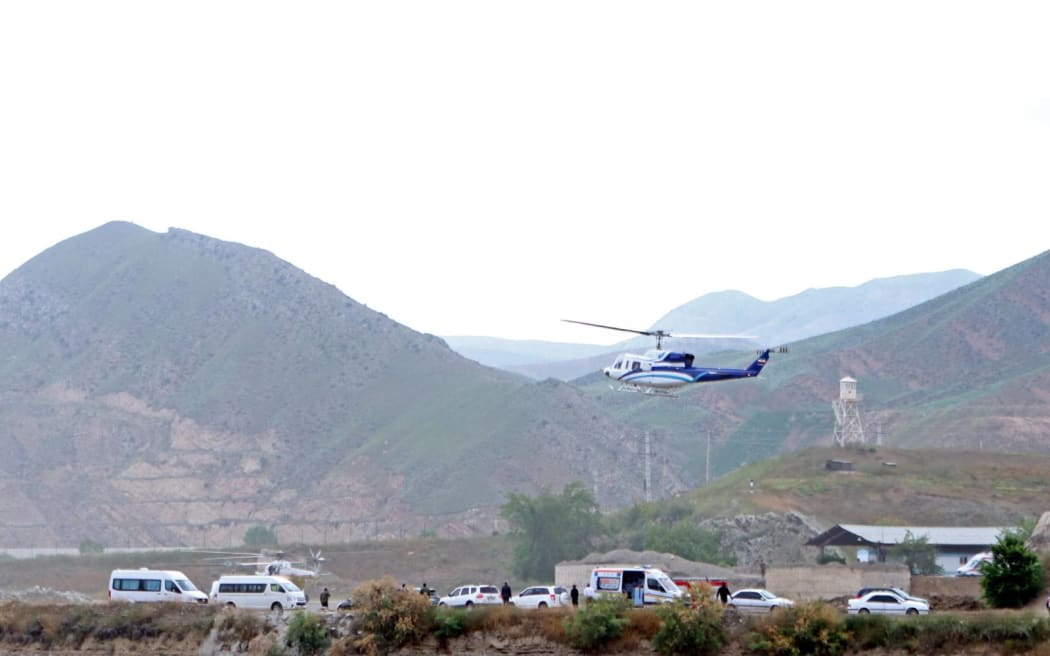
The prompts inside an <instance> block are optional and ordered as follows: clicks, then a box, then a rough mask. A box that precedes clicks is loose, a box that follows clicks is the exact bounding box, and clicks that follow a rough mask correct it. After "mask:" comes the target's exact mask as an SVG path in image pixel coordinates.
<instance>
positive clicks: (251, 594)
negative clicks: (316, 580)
mask: <svg viewBox="0 0 1050 656" xmlns="http://www.w3.org/2000/svg"><path fill="white" fill-rule="evenodd" d="M211 600H212V602H213V603H216V604H224V605H226V606H229V607H231V608H254V609H258V610H267V609H269V610H285V609H296V608H306V594H305V593H303V591H302V590H301V589H300V588H299V586H297V585H296V584H294V583H292V582H291V581H289V580H288V579H286V578H285V577H283V576H269V575H265V574H255V575H246V576H237V575H227V576H220V577H219V580H218V581H215V582H214V583H212V584H211Z"/></svg>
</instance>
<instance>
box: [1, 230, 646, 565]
mask: <svg viewBox="0 0 1050 656" xmlns="http://www.w3.org/2000/svg"><path fill="white" fill-rule="evenodd" d="M0 353H2V354H3V357H2V358H0V447H2V450H3V453H4V454H5V456H6V457H5V458H4V459H3V460H2V462H0V489H2V490H3V491H4V492H5V494H3V495H2V496H0V521H2V522H3V524H4V526H5V528H6V529H7V530H6V532H5V538H4V541H5V543H6V544H5V545H4V546H12V547H13V546H41V545H64V546H68V545H72V546H75V545H77V544H78V543H79V542H80V541H81V540H82V539H85V538H90V539H93V540H96V541H101V542H103V543H106V544H110V545H118V546H146V545H156V544H161V545H169V546H175V545H193V546H202V545H213V546H217V545H222V546H227V545H228V544H230V543H239V542H240V540H241V538H242V537H243V535H244V532H245V530H246V528H247V527H249V526H251V525H254V524H263V525H267V526H272V527H274V528H275V529H276V530H277V532H278V536H279V537H281V538H282V539H285V540H289V541H290V540H292V539H293V538H294V539H296V540H299V541H302V540H307V541H309V540H313V541H323V540H327V539H328V538H329V537H336V536H338V537H340V538H341V539H343V540H349V539H352V538H355V537H365V536H376V535H418V534H419V533H420V532H421V531H424V530H427V531H432V530H437V531H442V532H450V533H471V532H476V531H482V532H488V531H491V530H492V527H493V513H494V512H495V509H496V508H497V507H498V505H499V504H500V503H501V502H502V501H503V499H504V498H505V496H504V495H505V493H506V492H508V491H515V492H529V493H534V492H536V491H538V490H540V489H542V488H544V487H552V488H558V489H560V487H561V486H562V485H564V484H565V483H566V482H569V481H572V480H577V479H579V480H587V481H589V482H590V481H593V482H595V483H598V484H599V494H600V498H601V501H602V502H603V503H605V504H609V505H617V504H623V503H625V502H627V501H629V500H630V498H631V495H632V494H633V493H634V491H633V489H631V488H630V487H629V486H627V485H625V484H624V481H625V479H626V478H627V475H626V472H627V471H628V469H630V468H633V467H634V464H633V463H632V462H631V461H630V460H629V458H628V457H627V456H626V453H627V450H626V449H625V448H624V443H623V441H624V440H626V439H633V438H634V437H635V436H634V434H633V432H632V431H631V430H626V429H624V427H623V426H622V424H620V422H618V421H617V420H615V419H613V418H611V417H610V415H609V414H608V413H607V412H606V411H605V410H603V409H602V408H601V407H600V406H599V405H598V404H597V403H595V402H594V401H593V400H592V399H591V398H589V397H587V396H585V395H583V394H581V393H579V392H578V391H577V390H576V389H575V388H573V387H570V386H568V385H565V384H556V383H553V382H548V383H533V382H531V381H528V380H526V379H524V378H521V377H518V376H515V375H512V374H509V373H505V372H500V371H496V370H492V369H488V368H485V367H482V366H480V365H478V364H476V363H474V362H471V361H469V360H467V359H465V358H463V357H460V356H459V355H457V354H455V353H454V352H452V351H451V350H450V349H449V348H448V347H447V346H446V345H445V343H444V342H443V341H442V340H440V339H439V338H437V337H434V336H432V335H423V334H419V333H416V332H414V331H412V330H410V329H408V328H406V327H404V326H402V325H400V324H397V323H396V322H394V321H392V320H390V319H389V318H387V317H386V316H384V315H382V314H380V313H378V312H375V311H373V310H371V309H369V308H367V307H365V306H363V305H361V304H360V303H357V302H355V301H354V300H353V299H351V298H349V297H348V296H346V295H345V294H343V293H342V292H341V291H340V290H338V289H336V288H335V287H333V286H331V285H328V284H326V283H324V282H322V281H320V280H317V279H315V278H313V277H311V276H309V275H307V274H305V273H304V272H303V271H301V270H299V269H297V268H295V267H294V266H292V265H291V264H289V263H287V262H284V261H282V260H280V259H278V258H276V257H275V256H273V255H272V254H271V253H268V252H266V251H262V250H258V249H253V248H248V247H245V246H242V245H240V244H235V243H229V242H222V241H218V240H215V239H211V238H208V237H205V236H202V235H197V234H193V233H189V232H186V231H183V230H176V229H172V230H170V231H169V232H167V233H165V234H157V233H153V232H150V231H148V230H144V229H142V228H140V227H138V226H135V225H132V224H129V223H110V224H107V225H104V226H102V227H100V228H98V229H96V230H93V231H90V232H88V233H85V234H82V235H79V236H77V237H74V238H71V239H69V240H67V241H64V242H62V243H60V244H58V245H56V246H54V247H53V248H51V249H49V250H47V251H45V252H44V253H42V254H40V255H39V256H37V257H36V258H34V259H32V260H30V261H29V262H27V263H26V264H25V265H23V266H22V267H21V268H19V269H18V270H17V271H15V272H14V273H12V274H11V275H9V276H8V277H6V278H5V279H3V280H2V281H0Z"/></svg>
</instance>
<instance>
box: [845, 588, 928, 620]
mask: <svg viewBox="0 0 1050 656" xmlns="http://www.w3.org/2000/svg"><path fill="white" fill-rule="evenodd" d="M846 612H847V613H849V614H850V615H858V614H859V615H866V614H868V613H876V614H882V615H928V614H929V612H930V605H929V604H928V603H926V602H924V601H916V600H914V599H907V598H905V597H901V596H898V595H897V594H895V593H893V592H889V591H887V590H876V591H874V592H869V593H868V594H866V595H864V596H863V597H856V598H854V599H850V600H849V602H848V603H847V605H846Z"/></svg>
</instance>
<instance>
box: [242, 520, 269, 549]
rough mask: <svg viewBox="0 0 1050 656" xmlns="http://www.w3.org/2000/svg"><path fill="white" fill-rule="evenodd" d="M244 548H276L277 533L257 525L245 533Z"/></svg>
mask: <svg viewBox="0 0 1050 656" xmlns="http://www.w3.org/2000/svg"><path fill="white" fill-rule="evenodd" d="M244 546H246V547H276V546H277V531H276V530H275V529H273V528H267V527H265V526H263V525H261V524H256V525H255V526H252V527H251V528H249V529H248V530H247V531H245V532H244Z"/></svg>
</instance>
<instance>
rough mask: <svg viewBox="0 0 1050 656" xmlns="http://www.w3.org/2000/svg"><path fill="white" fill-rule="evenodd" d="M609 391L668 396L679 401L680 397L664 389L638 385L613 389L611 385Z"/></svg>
mask: <svg viewBox="0 0 1050 656" xmlns="http://www.w3.org/2000/svg"><path fill="white" fill-rule="evenodd" d="M609 389H611V390H613V391H616V392H634V393H635V394H645V395H646V396H666V397H669V398H672V399H677V398H678V395H677V394H675V393H674V392H669V391H667V390H664V389H660V388H657V387H639V386H638V385H620V386H619V387H613V386H612V385H609Z"/></svg>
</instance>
